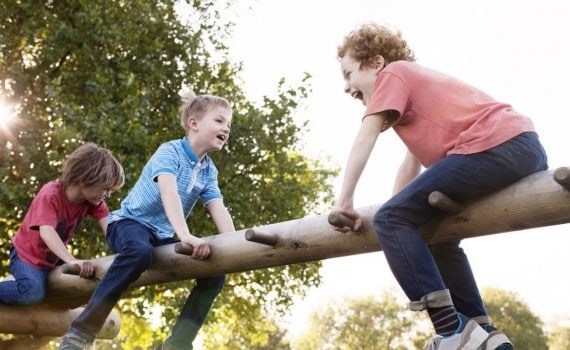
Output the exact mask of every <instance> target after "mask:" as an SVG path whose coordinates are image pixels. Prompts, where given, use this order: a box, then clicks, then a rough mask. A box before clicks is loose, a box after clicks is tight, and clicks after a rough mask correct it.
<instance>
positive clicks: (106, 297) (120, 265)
mask: <svg viewBox="0 0 570 350" xmlns="http://www.w3.org/2000/svg"><path fill="white" fill-rule="evenodd" d="M154 241H155V238H154V236H153V234H152V232H150V230H149V229H148V228H147V227H146V226H144V225H142V224H140V223H138V222H137V221H135V220H130V219H123V220H120V221H117V222H113V223H111V224H110V225H109V227H108V229H107V243H108V244H109V247H110V248H111V249H112V250H113V252H115V253H117V255H116V256H115V259H114V260H113V263H112V264H111V266H110V267H109V269H108V270H107V273H106V274H105V276H104V277H103V279H102V280H101V282H100V283H99V285H98V286H97V288H96V289H95V291H94V293H93V295H92V296H91V299H90V300H89V302H88V304H87V306H86V308H85V310H83V312H82V313H81V314H80V315H79V316H78V317H77V318H76V319H75V320H74V321H73V323H72V324H71V330H70V331H69V332H71V333H74V330H75V331H79V332H80V334H81V335H82V337H84V338H85V336H88V337H89V338H91V339H87V340H89V341H92V340H93V339H94V338H95V335H96V334H97V333H98V332H99V330H100V329H101V327H103V325H104V323H105V319H106V318H107V316H108V315H109V313H110V312H111V310H112V309H113V307H115V305H116V304H117V302H118V301H119V299H120V297H121V295H122V294H123V292H124V291H125V290H126V289H127V288H128V286H129V285H130V284H131V283H132V282H134V281H135V280H137V279H138V278H139V276H140V275H141V274H142V273H143V272H144V271H145V270H146V269H147V268H148V267H149V266H150V265H151V263H152V261H153V248H154V245H153V244H154ZM76 333H77V332H76Z"/></svg>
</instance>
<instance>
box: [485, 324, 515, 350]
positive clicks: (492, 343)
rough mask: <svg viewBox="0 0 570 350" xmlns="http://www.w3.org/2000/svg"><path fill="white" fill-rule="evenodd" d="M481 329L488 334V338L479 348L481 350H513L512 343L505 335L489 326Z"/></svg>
mask: <svg viewBox="0 0 570 350" xmlns="http://www.w3.org/2000/svg"><path fill="white" fill-rule="evenodd" d="M483 329H484V330H485V331H487V333H489V336H488V337H487V340H485V342H484V343H483V346H481V349H482V350H513V343H511V340H510V339H509V338H508V337H507V336H506V335H505V333H503V332H501V331H500V330H498V329H497V328H495V327H493V326H492V325H490V324H488V325H485V327H483Z"/></svg>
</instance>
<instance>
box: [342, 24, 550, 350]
mask: <svg viewBox="0 0 570 350" xmlns="http://www.w3.org/2000/svg"><path fill="white" fill-rule="evenodd" d="M338 57H339V59H340V61H341V69H342V74H343V77H344V80H345V83H346V85H345V92H346V93H348V94H350V95H351V96H352V97H353V98H355V99H358V100H361V101H362V102H363V104H364V105H365V106H366V112H365V114H364V117H363V119H362V124H361V127H360V130H359V132H358V134H357V136H356V140H355V141H354V145H353V147H352V150H351V152H350V155H349V158H348V161H347V165H346V168H345V175H344V181H343V184H342V188H341V191H340V195H339V198H338V202H337V206H336V208H335V209H333V211H336V212H340V213H341V214H344V215H345V216H347V217H348V218H350V219H352V220H354V223H353V224H351V225H349V226H346V227H338V228H337V229H338V230H339V231H343V232H346V231H348V230H358V229H359V227H360V226H361V225H362V220H361V218H360V216H359V214H358V213H357V212H356V211H355V210H354V206H353V197H354V191H355V188H356V184H357V183H358V180H359V178H360V175H361V173H362V171H363V169H364V166H365V165H366V163H367V161H368V158H369V156H370V153H371V152H372V149H373V147H374V145H375V143H376V140H377V138H378V135H380V134H381V133H382V132H384V131H386V130H388V129H390V128H391V129H393V130H394V131H395V132H396V134H397V135H398V136H399V137H400V139H401V140H402V141H403V142H404V144H405V145H406V147H407V149H408V152H407V155H406V157H405V158H404V162H403V163H402V165H401V166H400V169H399V171H398V176H397V178H396V183H395V185H394V196H393V197H392V198H391V199H389V200H388V201H387V202H386V203H384V205H383V206H382V207H381V208H380V209H379V210H378V212H377V213H376V214H375V216H374V230H375V231H376V234H377V235H378V239H379V241H380V244H381V246H382V249H383V251H384V255H385V256H386V259H387V261H388V264H389V265H390V268H391V270H392V272H393V273H394V276H395V277H396V279H397V281H398V282H399V284H400V286H401V287H402V289H403V290H404V292H405V293H406V295H407V296H408V298H409V299H410V300H411V303H410V308H411V309H412V310H415V311H420V310H427V312H428V314H429V316H430V319H431V321H432V324H433V326H434V329H435V331H436V335H435V336H434V337H433V338H432V339H431V341H430V344H429V345H428V349H434V350H435V349H439V350H444V349H453V350H457V349H484V350H486V349H500V350H507V349H512V344H511V342H510V340H509V339H508V338H507V336H506V335H504V334H503V333H502V332H500V331H499V330H497V329H495V328H494V327H493V326H492V325H491V323H490V319H489V316H488V315H487V311H486V310H485V307H484V305H483V301H482V300H481V296H480V293H479V290H478V287H477V284H476V282H475V279H474V277H473V273H472V271H471V267H470V265H469V262H468V260H467V257H466V255H465V253H464V252H463V249H462V248H461V247H460V246H459V240H457V241H454V242H443V243H438V244H428V243H427V242H425V241H424V240H423V238H422V236H421V234H420V230H419V228H420V227H421V226H422V225H424V224H426V223H427V222H429V221H430V219H431V218H432V217H434V216H435V215H436V214H437V209H435V208H433V207H432V206H430V205H429V202H428V196H429V195H430V193H432V192H433V191H439V192H442V193H444V194H446V195H447V196H449V197H450V198H452V199H455V200H458V201H466V200H469V199H472V198H475V197H477V196H482V195H485V194H489V193H491V192H495V191H497V190H499V189H501V188H503V187H506V186H507V185H509V184H511V183H513V182H515V181H517V180H519V179H520V178H522V177H524V176H527V175H529V174H531V173H534V172H537V171H541V170H545V169H546V168H547V157H546V154H545V152H544V149H543V148H542V146H541V144H540V141H539V139H538V135H537V134H536V132H535V131H534V126H533V124H532V122H531V120H530V119H529V118H527V117H525V116H523V115H521V114H520V113H518V112H516V111H515V110H514V109H513V108H512V107H511V106H510V105H508V104H505V103H502V102H499V101H496V100H495V99H493V98H492V97H491V96H489V95H488V94H486V93H484V92H483V91H481V90H479V89H477V88H475V87H472V86H470V85H468V84H466V83H464V82H462V81H460V80H458V79H456V78H454V77H451V76H449V75H446V74H444V73H441V72H437V71H435V70H432V69H429V68H427V67H423V66H421V65H419V64H417V63H415V62H414V61H415V57H414V54H413V52H412V51H411V50H410V49H409V47H408V45H407V43H406V41H404V40H403V39H402V37H401V34H400V33H394V32H392V31H391V30H389V29H388V28H386V27H383V26H380V25H376V24H367V25H363V26H361V27H360V28H358V29H357V30H355V31H353V32H351V33H350V34H349V35H347V36H346V37H345V38H344V42H343V43H342V45H341V46H340V47H339V48H338ZM422 167H423V168H425V170H424V171H423V172H422V171H421V169H422Z"/></svg>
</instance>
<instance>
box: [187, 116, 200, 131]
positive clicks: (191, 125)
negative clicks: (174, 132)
mask: <svg viewBox="0 0 570 350" xmlns="http://www.w3.org/2000/svg"><path fill="white" fill-rule="evenodd" d="M186 123H188V129H190V130H194V131H195V130H196V129H197V128H198V119H196V117H194V116H190V117H188V120H187V121H186Z"/></svg>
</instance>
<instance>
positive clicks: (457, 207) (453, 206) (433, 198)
mask: <svg viewBox="0 0 570 350" xmlns="http://www.w3.org/2000/svg"><path fill="white" fill-rule="evenodd" d="M428 202H429V204H430V205H431V206H432V207H434V208H438V209H440V210H441V211H443V212H445V213H446V214H449V215H455V214H458V213H459V212H460V211H461V210H462V209H463V206H462V205H461V204H459V203H457V202H456V201H454V200H453V199H451V198H449V197H448V196H446V195H445V194H443V193H441V192H439V191H433V192H432V193H430V195H429V196H428Z"/></svg>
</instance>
